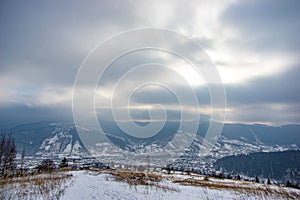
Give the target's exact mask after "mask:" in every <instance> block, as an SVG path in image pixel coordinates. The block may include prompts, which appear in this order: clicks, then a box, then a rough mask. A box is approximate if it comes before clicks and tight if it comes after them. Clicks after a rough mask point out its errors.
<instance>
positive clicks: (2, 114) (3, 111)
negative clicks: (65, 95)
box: [0, 104, 72, 128]
mask: <svg viewBox="0 0 300 200" xmlns="http://www.w3.org/2000/svg"><path fill="white" fill-rule="evenodd" d="M71 119H72V110H71V107H68V106H61V105H50V106H27V105H23V104H5V105H0V127H1V128H12V127H13V126H16V125H19V124H25V123H32V122H40V121H54V122H56V121H70V120H71Z"/></svg>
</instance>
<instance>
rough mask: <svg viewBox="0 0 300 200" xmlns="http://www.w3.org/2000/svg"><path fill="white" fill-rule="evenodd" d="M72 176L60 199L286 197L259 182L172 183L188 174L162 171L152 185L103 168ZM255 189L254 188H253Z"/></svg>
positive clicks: (296, 194)
mask: <svg viewBox="0 0 300 200" xmlns="http://www.w3.org/2000/svg"><path fill="white" fill-rule="evenodd" d="M72 174H73V177H74V178H73V180H72V183H71V184H70V186H69V187H68V188H67V190H66V191H65V195H64V196H63V198H62V199H65V200H76V199H87V200H90V199H101V200H102V199H103V200H105V199H124V200H129V199H130V200H135V199H145V200H146V199H151V200H152V199H172V200H176V199H230V200H231V199H286V197H284V196H276V195H277V193H276V194H274V193H273V194H272V192H270V193H266V192H262V191H261V190H258V188H259V187H262V186H264V185H263V184H255V183H243V182H241V181H240V182H237V181H231V180H226V179H225V180H221V182H223V183H224V184H231V186H232V185H233V186H234V185H243V184H246V185H245V186H247V187H249V185H250V187H252V188H253V191H254V192H253V191H252V192H249V193H248V192H247V190H242V191H241V190H235V189H232V188H231V189H228V188H216V187H205V186H191V185H189V184H186V185H183V184H179V183H174V180H186V179H191V176H189V175H179V174H176V175H166V174H165V175H163V177H164V178H163V179H162V180H161V181H160V182H159V183H158V184H159V187H156V186H145V185H135V186H132V185H129V184H128V183H126V182H121V181H116V180H115V179H114V178H113V175H111V174H109V173H107V172H92V171H74V172H72ZM192 178H193V179H192V180H198V181H199V180H200V179H201V177H200V176H198V177H196V176H195V177H192ZM217 181H219V182H220V180H219V179H213V178H210V180H209V183H216V182H217ZM266 187H268V189H269V190H270V189H273V190H276V191H277V190H278V192H288V193H289V192H291V193H293V195H294V196H293V197H294V198H295V199H297V198H298V197H300V191H299V190H295V189H290V188H283V189H282V188H281V187H277V186H266ZM256 190H257V191H256Z"/></svg>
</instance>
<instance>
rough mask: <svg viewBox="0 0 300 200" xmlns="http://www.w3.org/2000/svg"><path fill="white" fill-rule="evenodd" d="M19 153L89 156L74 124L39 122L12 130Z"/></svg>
mask: <svg viewBox="0 0 300 200" xmlns="http://www.w3.org/2000/svg"><path fill="white" fill-rule="evenodd" d="M12 132H13V136H14V139H15V143H16V147H17V150H18V152H21V149H22V148H24V149H25V152H26V155H29V156H41V155H43V156H49V157H55V156H71V155H73V156H75V155H77V156H80V155H83V154H87V150H86V148H85V147H84V145H83V144H82V142H81V140H80V138H79V136H78V134H77V131H76V129H75V126H74V123H50V122H38V123H31V124H25V125H19V126H16V127H14V128H13V129H12Z"/></svg>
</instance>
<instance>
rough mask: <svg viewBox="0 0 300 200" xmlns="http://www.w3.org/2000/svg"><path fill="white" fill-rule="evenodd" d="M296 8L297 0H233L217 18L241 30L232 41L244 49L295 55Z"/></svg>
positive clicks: (299, 27)
mask: <svg viewBox="0 0 300 200" xmlns="http://www.w3.org/2000/svg"><path fill="white" fill-rule="evenodd" d="M299 9H300V2H299V1H298V0H286V1H281V0H265V1H260V0H245V1H237V2H235V3H234V4H232V5H231V6H229V8H228V9H226V10H225V12H224V13H223V15H221V17H220V19H221V21H222V22H224V23H225V25H229V26H231V27H232V28H234V29H235V30H237V31H239V32H240V33H241V36H242V38H240V39H239V40H235V42H237V43H239V44H240V45H241V46H244V48H251V49H252V50H254V51H259V52H260V51H262V52H263V51H267V52H272V51H279V52H282V51H290V52H295V51H296V53H298V54H299V51H300V40H299V36H298V35H299V32H300V20H299V19H300V12H299ZM229 42H234V41H229ZM241 46H240V47H241Z"/></svg>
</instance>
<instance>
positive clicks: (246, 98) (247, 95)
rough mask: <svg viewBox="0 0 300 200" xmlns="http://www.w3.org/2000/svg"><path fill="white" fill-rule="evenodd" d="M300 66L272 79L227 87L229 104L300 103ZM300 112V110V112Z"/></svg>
mask: <svg viewBox="0 0 300 200" xmlns="http://www.w3.org/2000/svg"><path fill="white" fill-rule="evenodd" d="M299 77H300V65H298V66H294V67H291V69H290V70H288V71H286V72H284V73H281V74H278V75H274V76H271V77H264V78H257V79H254V80H252V81H250V82H249V83H246V84H240V85H226V94H227V102H228V104H230V105H232V106H233V105H236V104H256V103H278V104H295V103H299V102H300V93H299V91H300V84H299ZM299 111H300V110H299Z"/></svg>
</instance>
